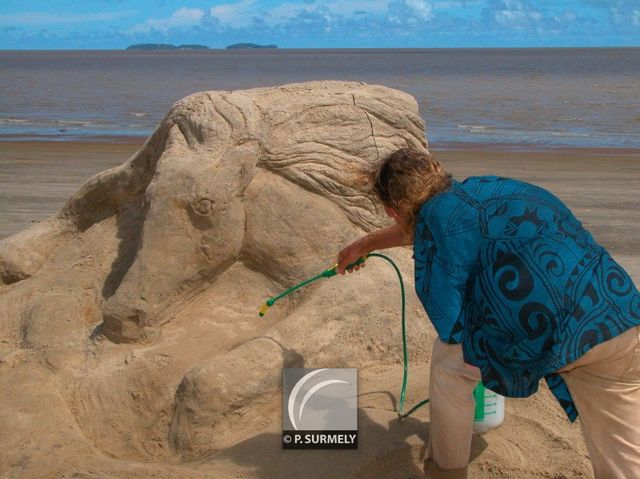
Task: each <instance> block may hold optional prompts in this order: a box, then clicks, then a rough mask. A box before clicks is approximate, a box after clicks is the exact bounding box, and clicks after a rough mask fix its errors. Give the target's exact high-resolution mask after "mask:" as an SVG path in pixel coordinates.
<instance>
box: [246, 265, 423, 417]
mask: <svg viewBox="0 0 640 479" xmlns="http://www.w3.org/2000/svg"><path fill="white" fill-rule="evenodd" d="M371 256H376V257H378V258H382V259H384V260H386V261H387V262H388V263H389V264H390V265H391V266H393V269H395V270H396V274H397V275H398V280H399V281H400V297H401V300H402V353H403V360H404V369H403V373H402V390H401V391H400V401H398V408H397V411H396V412H397V413H398V416H399V417H400V419H404V418H406V417H408V416H410V415H411V414H413V412H415V411H416V410H417V409H418V408H420V407H422V406H424V405H425V404H427V403H428V402H429V399H424V400H422V401H420V402H419V403H418V404H416V405H415V406H413V407H412V408H411V409H409V411H407V412H403V409H404V400H405V395H406V392H407V381H408V379H409V353H408V352H407V325H406V323H407V319H406V299H405V296H406V295H405V290H404V280H403V279H402V273H400V269H398V266H397V265H396V264H395V263H394V262H393V260H392V259H391V258H389V257H388V256H385V255H383V254H380V253H369V254H368V255H366V256H363V257H361V258H360V259H358V261H356V262H355V263H351V264H349V265H347V267H346V269H351V268H353V267H354V266H356V265H360V264H362V263H364V261H365V260H366V259H367V258H368V257H371ZM337 273H338V265H337V264H336V265H334V266H333V267H331V268H329V269H326V270H324V271H323V272H322V273H320V274H318V275H316V276H313V277H312V278H309V279H307V280H305V281H303V282H301V283H299V284H297V285H295V286H293V287H291V288H289V289H287V290H285V291H284V292H282V293H281V294H279V295H277V296H274V297H272V298H269V299H268V300H267V302H266V303H265V304H264V305H263V306H262V308H260V313H259V316H261V317H262V316H264V314H265V313H266V312H267V310H268V309H269V307H271V306H273V303H275V302H276V301H277V300H279V299H280V298H282V297H284V296H286V295H288V294H290V293H292V292H294V291H295V290H297V289H299V288H302V287H303V286H306V285H307V284H309V283H312V282H313V281H316V280H318V279H320V278H330V277H332V276H335V275H336V274H337Z"/></svg>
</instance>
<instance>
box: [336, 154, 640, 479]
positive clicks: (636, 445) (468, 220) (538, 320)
mask: <svg viewBox="0 0 640 479" xmlns="http://www.w3.org/2000/svg"><path fill="white" fill-rule="evenodd" d="M368 179H369V184H370V186H371V189H372V191H373V193H374V194H375V196H376V197H377V198H378V199H379V200H380V202H381V203H382V205H383V206H384V209H385V211H386V213H387V214H388V215H389V216H391V217H392V218H393V219H394V220H395V224H394V225H393V226H390V227H387V228H383V229H380V230H377V231H374V232H372V233H369V234H368V235H366V236H364V237H362V238H360V239H358V240H357V241H355V242H353V243H351V244H349V245H348V246H346V247H345V248H344V249H342V250H341V251H340V252H339V254H338V260H337V262H338V269H339V272H340V273H341V274H345V267H346V266H347V265H348V264H350V263H352V262H354V261H356V260H357V259H358V258H359V257H361V256H364V255H366V254H368V253H369V252H371V251H373V250H377V249H384V248H391V247H394V246H401V245H410V244H413V253H414V254H413V258H414V268H415V269H414V272H415V289H416V293H417V295H418V297H419V299H420V301H421V303H422V304H423V306H424V308H425V310H426V312H427V314H428V316H429V319H430V320H431V322H432V323H433V326H434V328H435V330H436V332H437V334H438V337H437V339H436V340H435V341H434V344H433V354H432V360H431V370H430V386H429V390H430V396H431V402H430V416H431V423H430V428H429V431H430V433H429V437H428V441H427V454H426V457H425V460H424V467H425V473H426V475H427V477H429V478H432V479H438V478H445V477H446V478H465V477H467V466H468V462H469V455H470V449H471V437H472V427H473V416H474V408H475V404H474V399H473V395H472V392H473V389H474V388H475V386H476V384H477V383H478V381H482V383H483V384H484V386H485V387H487V388H488V389H490V390H492V391H494V392H496V393H499V394H502V395H504V396H507V397H527V396H530V395H531V394H533V393H534V392H536V390H537V389H538V383H539V381H540V379H542V378H544V379H545V380H546V382H547V384H548V385H549V388H550V389H551V392H552V393H553V394H554V396H555V397H556V398H557V399H558V401H559V403H560V405H561V407H562V408H563V409H564V411H565V413H566V415H567V417H568V419H569V420H570V421H574V420H575V419H576V418H577V416H578V414H580V418H581V425H582V431H583V435H584V438H585V441H586V445H587V448H588V451H589V456H590V458H591V463H592V465H593V470H594V473H595V477H596V479H600V478H603V479H614V478H616V479H617V478H620V479H623V478H624V479H635V478H640V326H639V325H640V294H639V293H638V290H637V289H636V287H635V285H634V284H633V281H632V280H631V278H630V277H629V275H628V274H627V272H626V271H625V270H624V269H623V268H622V267H621V266H620V265H619V264H618V263H616V262H615V261H614V260H613V258H612V257H611V255H610V254H609V253H608V252H607V250H606V249H605V248H603V247H602V246H601V245H599V244H598V243H597V242H596V241H595V240H594V238H593V237H592V235H591V234H590V233H589V232H588V231H587V230H586V229H585V228H584V227H583V226H582V224H581V223H580V221H578V220H577V219H576V217H575V216H574V215H573V214H572V212H571V211H570V210H569V209H568V208H567V206H565V205H564V204H563V203H562V201H560V200H559V199H558V198H557V197H556V196H554V195H553V194H552V193H550V192H549V191H547V190H545V189H543V188H541V187H538V186H535V185H533V184H530V183H526V182H523V181H519V180H516V179H511V178H504V177H499V176H473V177H469V178H467V179H465V180H463V181H456V180H455V179H453V178H452V176H451V175H450V174H449V173H447V172H446V171H445V170H444V168H443V167H442V165H441V164H440V163H438V162H437V161H436V160H435V159H434V158H433V157H432V156H431V155H429V154H427V153H421V152H417V151H412V150H410V149H401V150H398V151H396V152H394V153H393V154H391V155H390V156H389V157H387V158H386V159H385V160H384V161H383V162H382V163H381V164H380V165H378V166H377V167H376V169H375V170H374V171H372V172H370V173H369V174H368ZM358 268H359V267H355V268H354V269H353V270H356V269H358ZM353 270H351V271H353Z"/></svg>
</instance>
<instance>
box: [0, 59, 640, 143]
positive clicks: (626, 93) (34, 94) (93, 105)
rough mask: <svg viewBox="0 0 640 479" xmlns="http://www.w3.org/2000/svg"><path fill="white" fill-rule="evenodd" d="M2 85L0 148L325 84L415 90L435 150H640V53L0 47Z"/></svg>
mask: <svg viewBox="0 0 640 479" xmlns="http://www.w3.org/2000/svg"><path fill="white" fill-rule="evenodd" d="M0 79H1V81H0V140H95V139H100V140H102V141H113V142H120V141H126V139H127V137H133V138H136V137H138V138H139V137H146V136H148V135H149V134H150V133H151V132H152V131H153V130H154V128H155V127H156V125H157V124H158V122H159V121H160V120H161V118H162V117H163V115H164V114H165V113H166V112H167V111H168V110H169V109H170V108H171V105H172V104H173V103H174V102H175V101H177V100H179V99H180V98H182V97H184V96H186V95H189V94H191V93H194V92H197V91H203V90H236V89H245V88H252V87H258V86H272V85H278V84H284V83H293V82H301V81H306V80H326V79H332V80H354V81H362V82H366V83H370V84H383V85H387V86H389V87H392V88H397V89H400V90H403V91H406V92H408V93H410V94H412V95H413V96H414V97H415V98H416V100H417V101H418V104H419V107H420V112H421V114H422V116H423V118H424V119H425V121H426V124H427V137H428V139H429V142H430V144H431V145H432V146H434V145H436V146H439V147H441V148H444V147H447V146H455V145H461V144H492V145H494V146H498V147H505V148H543V149H544V148H550V147H564V146H569V147H589V148H593V147H606V148H640V48H562V49H551V48H545V49H359V50H282V49H278V50H204V51H203V50H193V51H177V52H176V51H128V50H122V51H0ZM0 147H1V145H0Z"/></svg>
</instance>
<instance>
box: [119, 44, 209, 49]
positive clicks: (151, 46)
mask: <svg viewBox="0 0 640 479" xmlns="http://www.w3.org/2000/svg"><path fill="white" fill-rule="evenodd" d="M208 49H209V47H208V46H206V45H171V44H169V43H136V44H135V45H129V46H128V47H127V50H208Z"/></svg>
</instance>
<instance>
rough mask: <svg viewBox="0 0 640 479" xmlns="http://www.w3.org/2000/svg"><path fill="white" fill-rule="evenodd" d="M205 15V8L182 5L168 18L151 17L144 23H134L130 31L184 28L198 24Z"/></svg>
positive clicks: (143, 31) (165, 30)
mask: <svg viewBox="0 0 640 479" xmlns="http://www.w3.org/2000/svg"><path fill="white" fill-rule="evenodd" d="M203 17H204V10H201V9H199V8H187V7H182V8H180V9H178V10H176V11H175V12H173V14H171V16H170V17H168V18H149V19H147V20H145V21H144V22H142V23H139V24H137V25H134V26H133V27H132V28H131V29H130V30H129V33H134V34H135V33H148V32H150V31H153V30H155V31H158V32H163V33H167V32H168V31H169V30H172V29H184V28H189V27H193V26H195V25H198V24H199V23H200V21H201V20H202V18H203Z"/></svg>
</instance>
